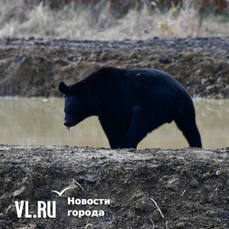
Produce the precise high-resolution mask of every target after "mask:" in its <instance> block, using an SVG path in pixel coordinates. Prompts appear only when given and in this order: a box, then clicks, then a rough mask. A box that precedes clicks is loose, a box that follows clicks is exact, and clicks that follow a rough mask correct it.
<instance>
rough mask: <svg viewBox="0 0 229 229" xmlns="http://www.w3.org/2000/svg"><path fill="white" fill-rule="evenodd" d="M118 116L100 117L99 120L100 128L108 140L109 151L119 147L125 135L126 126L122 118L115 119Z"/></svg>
mask: <svg viewBox="0 0 229 229" xmlns="http://www.w3.org/2000/svg"><path fill="white" fill-rule="evenodd" d="M117 117H118V116H117V115H116V116H114V117H113V118H112V116H110V115H108V114H107V115H104V116H100V117H99V120H100V123H101V126H102V128H103V130H104V132H105V134H106V136H107V138H108V141H109V144H110V147H111V149H116V148H118V147H117V145H119V144H120V143H121V142H122V141H123V140H124V137H125V135H126V132H127V129H128V125H127V123H126V122H125V120H123V119H122V118H119V119H118V118H117Z"/></svg>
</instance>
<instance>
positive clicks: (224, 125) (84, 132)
mask: <svg viewBox="0 0 229 229" xmlns="http://www.w3.org/2000/svg"><path fill="white" fill-rule="evenodd" d="M194 103H195V107H196V116H197V125H198V127H199V130H200V133H201V136H202V143H203V147H204V148H209V149H213V148H222V147H227V146H229V138H228V135H229V100H200V99H198V100H194ZM0 107H1V110H0V128H1V131H0V141H1V142H0V143H2V144H11V145H17V144H20V145H70V146H92V147H109V144H108V141H107V138H106V136H105V134H104V132H103V130H102V128H101V126H100V124H99V121H98V118H97V117H91V118H88V119H86V120H84V121H83V122H82V123H80V124H79V125H77V126H76V127H74V128H72V129H71V131H67V130H66V127H64V125H63V124H62V123H63V117H64V113H63V107H64V99H63V98H49V99H44V98H32V99H28V98H1V99H0ZM187 146H188V144H187V142H186V140H185V139H184V137H183V135H182V133H181V132H180V131H179V130H178V129H177V127H176V125H175V124H174V123H171V124H165V125H164V126H162V127H160V128H158V129H157V130H155V131H153V132H152V133H151V134H149V135H148V136H147V137H146V138H145V139H144V140H143V141H142V142H141V143H140V144H139V146H138V148H139V149H140V148H182V147H187Z"/></svg>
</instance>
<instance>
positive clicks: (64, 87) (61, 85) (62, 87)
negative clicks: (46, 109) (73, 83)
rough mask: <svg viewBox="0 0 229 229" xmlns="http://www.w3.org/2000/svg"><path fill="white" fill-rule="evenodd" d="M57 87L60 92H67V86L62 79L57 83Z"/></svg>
mask: <svg viewBox="0 0 229 229" xmlns="http://www.w3.org/2000/svg"><path fill="white" fill-rule="evenodd" d="M58 89H59V91H60V92H61V93H62V94H64V95H66V94H68V90H69V89H68V86H67V85H66V84H65V83H64V82H63V81H61V82H60V83H59V86H58Z"/></svg>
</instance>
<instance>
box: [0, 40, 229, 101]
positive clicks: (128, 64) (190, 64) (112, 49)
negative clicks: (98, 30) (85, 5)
mask: <svg viewBox="0 0 229 229" xmlns="http://www.w3.org/2000/svg"><path fill="white" fill-rule="evenodd" d="M228 51H229V38H198V39H194V38H186V39H157V38H154V39H152V40H145V41H142V40H139V41H132V40H125V41H109V42H108V41H107V42H106V41H71V40H53V39H52V40H50V39H42V38H41V39H34V38H33V37H31V38H28V39H17V38H3V39H0V95H18V96H28V97H31V96H47V97H48V96H61V95H60V94H59V93H58V91H57V89H56V88H57V85H58V82H59V81H60V80H63V79H64V80H65V81H66V83H68V84H71V83H74V82H77V81H79V80H81V79H83V78H84V77H86V76H87V75H88V74H90V73H91V72H92V71H95V70H96V69H98V68H99V67H102V66H105V65H108V66H115V67H120V68H156V69H160V70H163V71H165V72H168V73H169V74H171V75H172V76H173V77H175V78H176V79H177V80H178V81H179V82H180V83H181V84H182V85H183V86H184V87H185V88H186V89H187V91H188V92H189V93H190V94H191V96H193V97H206V98H229V86H228V85H229V54H228Z"/></svg>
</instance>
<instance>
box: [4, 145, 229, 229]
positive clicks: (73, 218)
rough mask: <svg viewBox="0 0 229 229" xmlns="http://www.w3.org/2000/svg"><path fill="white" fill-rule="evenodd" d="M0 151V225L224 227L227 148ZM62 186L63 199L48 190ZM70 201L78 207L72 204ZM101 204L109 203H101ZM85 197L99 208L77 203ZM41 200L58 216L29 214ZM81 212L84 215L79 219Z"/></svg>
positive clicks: (228, 163)
mask: <svg viewBox="0 0 229 229" xmlns="http://www.w3.org/2000/svg"><path fill="white" fill-rule="evenodd" d="M0 154H1V159H0V161H1V168H0V174H1V179H0V185H1V187H2V188H1V190H0V196H1V199H0V228H20V229H29V228H30V229H31V228H46V229H50V228H55V229H56V228H57V229H62V228H82V229H86V228H87V229H89V228H90V229H92V228H94V229H95V228H97V229H102V228H104V229H105V228H106V229H117V228H136V229H140V228H142V229H143V228H147V229H150V228H151V229H153V228H177V229H188V228H205V229H206V228H228V225H229V224H228V217H229V207H228V202H229V198H228V189H229V182H228V179H229V169H228V168H229V148H224V149H218V150H205V149H195V148H193V149H191V148H186V149H179V150H169V149H168V150H161V149H145V150H132V149H129V150H126V149H123V150H109V149H104V148H97V149H94V148H77V147H74V148H73V147H56V146H48V147H47V146H46V147H45V146H29V147H23V146H8V145H1V147H0ZM67 187H68V188H69V187H71V188H69V189H68V190H66V191H63V194H62V195H61V196H59V195H58V194H56V193H55V192H53V191H52V190H56V191H58V192H60V191H62V190H64V189H65V188H67ZM68 198H70V199H71V201H73V200H74V201H75V200H77V202H75V203H73V204H72V202H70V203H69V202H68V201H69V200H68ZM72 198H73V199H72ZM101 199H104V200H108V201H109V202H107V204H104V202H103V204H98V200H101ZM23 200H24V201H27V203H28V204H29V209H30V210H29V214H30V215H31V217H28V216H27V217H26V215H25V214H24V210H25V207H24V209H23V212H22V213H23V214H22V217H21V218H19V217H18V215H17V210H16V203H15V201H17V202H20V201H23ZM83 200H87V201H88V200H90V201H95V200H96V202H95V203H97V204H89V203H90V202H89V203H88V204H80V203H82V201H83ZM39 201H43V202H45V203H47V202H48V201H51V202H53V201H55V202H56V215H55V217H46V218H44V217H40V218H38V217H34V215H36V216H37V213H38V207H37V204H38V202H39ZM154 201H155V202H156V204H157V205H156V204H155V202H154ZM159 210H160V211H161V212H160V211H159ZM80 211H84V213H85V214H87V215H81V216H79V212H80ZM86 211H87V213H86ZM93 211H96V212H97V213H98V212H100V213H101V211H103V212H104V216H99V215H98V214H97V216H98V217H96V216H95V215H94V217H92V215H89V213H91V212H93ZM76 212H77V213H76ZM51 213H52V216H53V210H52V212H51ZM42 216H43V215H42ZM7 226H8V227H7Z"/></svg>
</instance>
